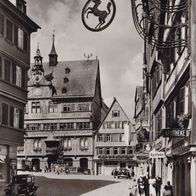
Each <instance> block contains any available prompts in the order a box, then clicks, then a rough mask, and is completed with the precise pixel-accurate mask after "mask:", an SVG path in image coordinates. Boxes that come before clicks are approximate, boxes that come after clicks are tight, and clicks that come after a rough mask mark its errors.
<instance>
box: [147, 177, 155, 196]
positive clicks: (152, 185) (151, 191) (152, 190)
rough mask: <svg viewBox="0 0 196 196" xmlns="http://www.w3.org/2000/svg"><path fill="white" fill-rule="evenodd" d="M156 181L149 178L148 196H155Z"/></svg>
mask: <svg viewBox="0 0 196 196" xmlns="http://www.w3.org/2000/svg"><path fill="white" fill-rule="evenodd" d="M155 187H156V179H155V178H152V177H150V179H149V195H150V196H156V189H155Z"/></svg>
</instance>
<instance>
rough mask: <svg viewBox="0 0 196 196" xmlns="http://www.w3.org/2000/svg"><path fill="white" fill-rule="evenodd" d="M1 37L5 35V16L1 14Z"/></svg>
mask: <svg viewBox="0 0 196 196" xmlns="http://www.w3.org/2000/svg"><path fill="white" fill-rule="evenodd" d="M0 35H4V16H3V15H2V14H0Z"/></svg>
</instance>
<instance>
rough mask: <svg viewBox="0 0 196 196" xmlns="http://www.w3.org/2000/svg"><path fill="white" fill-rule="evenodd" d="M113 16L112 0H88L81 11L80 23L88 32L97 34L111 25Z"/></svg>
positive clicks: (114, 9)
mask: <svg viewBox="0 0 196 196" xmlns="http://www.w3.org/2000/svg"><path fill="white" fill-rule="evenodd" d="M115 14H116V5H115V3H114V0H102V1H101V0H88V1H87V2H86V4H85V5H84V7H83V10H82V22H83V24H84V26H85V27H86V28H87V29H88V30H90V31H94V32H98V31H102V30H104V29H105V28H107V27H108V26H109V25H110V24H111V23H112V21H113V19H114V17H115Z"/></svg>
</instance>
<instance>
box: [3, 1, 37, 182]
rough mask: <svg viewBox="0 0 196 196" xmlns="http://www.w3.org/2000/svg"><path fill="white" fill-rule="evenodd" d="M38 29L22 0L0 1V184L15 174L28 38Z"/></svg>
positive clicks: (20, 142) (22, 117)
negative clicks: (27, 13)
mask: <svg viewBox="0 0 196 196" xmlns="http://www.w3.org/2000/svg"><path fill="white" fill-rule="evenodd" d="M38 28H39V26H38V25H37V24H36V23H34V22H33V21H32V20H31V19H30V18H29V17H28V16H27V15H26V2H25V1H24V0H15V1H14V0H13V1H7V0H1V1H0V181H6V182H8V181H9V179H10V177H11V176H12V175H14V174H15V172H16V149H17V146H18V145H22V144H23V139H24V133H25V132H24V128H23V124H24V107H25V104H26V102H27V70H28V69H29V67H30V35H31V33H32V32H36V31H37V29H38Z"/></svg>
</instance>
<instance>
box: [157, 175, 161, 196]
mask: <svg viewBox="0 0 196 196" xmlns="http://www.w3.org/2000/svg"><path fill="white" fill-rule="evenodd" d="M161 184H162V179H161V177H159V176H157V177H156V187H155V189H156V196H160V195H161Z"/></svg>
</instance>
